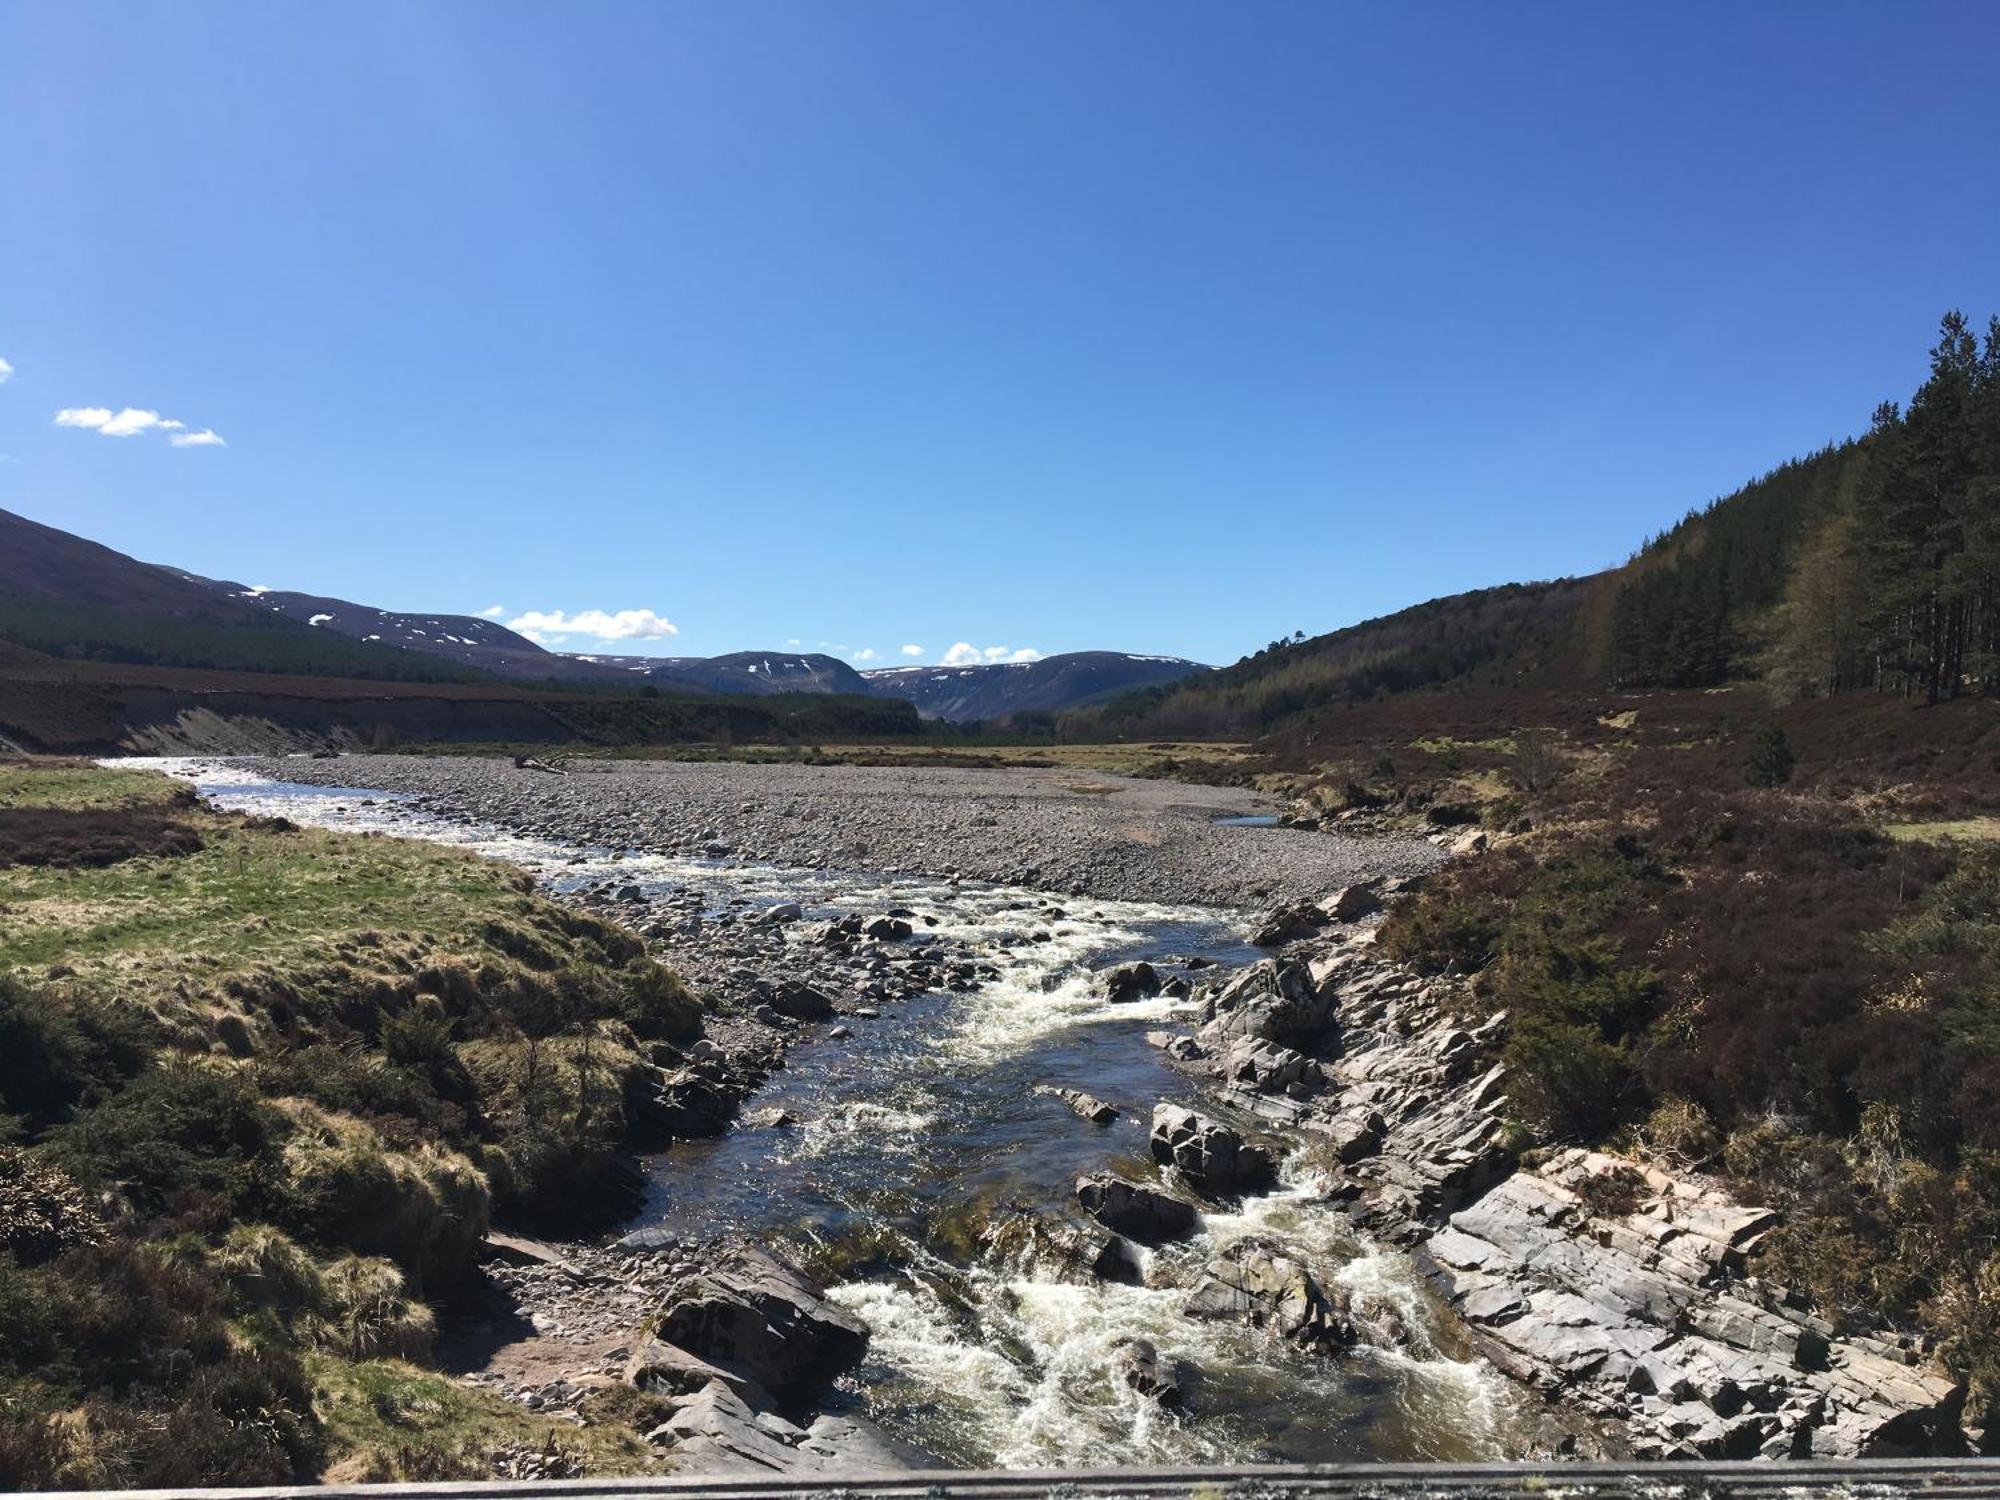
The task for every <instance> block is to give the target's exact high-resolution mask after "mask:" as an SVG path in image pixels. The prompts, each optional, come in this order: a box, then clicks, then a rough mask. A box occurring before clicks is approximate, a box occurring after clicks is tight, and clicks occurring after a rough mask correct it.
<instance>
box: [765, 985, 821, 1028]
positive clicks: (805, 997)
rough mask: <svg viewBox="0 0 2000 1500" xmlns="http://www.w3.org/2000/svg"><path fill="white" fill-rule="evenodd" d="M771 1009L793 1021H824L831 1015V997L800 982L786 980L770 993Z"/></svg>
mask: <svg viewBox="0 0 2000 1500" xmlns="http://www.w3.org/2000/svg"><path fill="white" fill-rule="evenodd" d="M771 1008H772V1009H773V1010H775V1011H777V1012H778V1014H779V1015H782V1016H790V1017H791V1018H792V1019H793V1020H794V1021H825V1020H828V1019H830V1018H831V1017H832V1015H833V997H832V996H831V995H828V994H826V993H825V992H824V991H821V990H816V989H814V988H813V987H812V986H811V985H809V984H806V983H804V982H803V981H801V980H797V979H787V980H783V981H781V982H780V983H779V984H778V985H777V987H776V988H774V989H773V990H772V991H771Z"/></svg>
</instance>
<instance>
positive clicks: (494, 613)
mask: <svg viewBox="0 0 2000 1500" xmlns="http://www.w3.org/2000/svg"><path fill="white" fill-rule="evenodd" d="M506 613H507V606H506V605H504V604H489V605H487V606H486V608H484V609H482V610H481V611H480V612H479V618H480V619H482V620H497V619H499V618H500V617H501V616H502V615H504V614H506Z"/></svg>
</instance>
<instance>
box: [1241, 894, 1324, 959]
mask: <svg viewBox="0 0 2000 1500" xmlns="http://www.w3.org/2000/svg"><path fill="white" fill-rule="evenodd" d="M1326 921H1327V917H1326V913H1325V912H1323V911H1321V910H1320V908H1319V904H1318V903H1317V902H1313V901H1294V902H1292V903H1291V904H1290V905H1288V906H1280V907H1276V908H1274V909H1272V910H1271V911H1268V912H1266V913H1265V914H1264V915H1263V916H1262V917H1261V918H1259V919H1258V922H1257V925H1256V927H1255V928H1253V929H1252V930H1251V933H1250V941H1251V943H1253V944H1254V945H1255V946H1257V947H1259V948H1281V947H1283V946H1284V945H1285V944H1286V943H1293V942H1297V941H1298V940H1299V939H1301V938H1309V937H1311V936H1312V935H1313V934H1314V933H1316V932H1318V931H1319V930H1320V929H1321V928H1322V927H1324V926H1326Z"/></svg>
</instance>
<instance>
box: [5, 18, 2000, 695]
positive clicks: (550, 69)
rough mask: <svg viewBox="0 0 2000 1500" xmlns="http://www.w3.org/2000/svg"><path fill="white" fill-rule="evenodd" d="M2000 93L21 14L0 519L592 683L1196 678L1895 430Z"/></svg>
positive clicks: (1611, 62)
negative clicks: (975, 671) (29, 522)
mask: <svg viewBox="0 0 2000 1500" xmlns="http://www.w3.org/2000/svg"><path fill="white" fill-rule="evenodd" d="M1997 58H2000V5H1995V4H1990V3H1985V0H1972V3H1965V4H1959V5H1950V6H1927V5H1920V4H1919V5H1902V4H1899V5H1894V6H1888V5H1881V4H1879V3H1869V4H1829V3H1822V0H1815V3H1810V4H1806V3H1800V4H1794V5H1778V4H1767V5H1755V6H1743V5H1737V4H1727V5H1724V4H1708V5H1704V4H1678V3H1677V4H1673V5H1653V6H1642V5H1625V4H1597V3H1582V0H1577V3H1563V4H1527V3H1523V4H1509V5H1493V4H1488V3H1478V4H1466V5H1420V4H1412V5H1394V6H1392V5H1381V4H1367V5H1363V4H1335V3H1318V0H1316V3H1296V4H1290V3H1288V4H1270V3H1256V0H1250V3H1235V4H1226V5H1225V4H1195V3H1183V0H1143V3H1123V0H1092V3H1061V4H1035V3H1023V0H1010V3H1006V4H985V3H979V0H952V3H936V0H912V3H898V0H812V3H805V4H781V3H767V0H715V3H704V4H686V3H673V0H644V3H589V0H584V3H576V4H564V5H560V6H554V5H544V4H533V5H530V4H515V3H506V0H479V3H476V4H426V3H411V0H393V3H376V4H370V3H365V0H364V3H343V4H341V5H332V6H313V7H307V6H302V5H253V4H231V5H214V4H206V3H200V0H177V3H174V4H171V5H169V4H150V3H143V0H119V3H115V4H100V3H78V0H50V3H38V0H11V3H8V4H7V5H5V6H4V7H0V101H4V128H0V359H3V360H5V361H6V363H7V365H8V366H9V367H10V368H11V371H12V373H11V375H10V376H9V377H8V378H7V379H6V380H5V382H4V383H0V454H5V455H6V459H5V461H4V462H0V506H5V507H6V508H9V509H14V510H19V511H21V512H24V513H26V514H28V515H30V516H33V517H35V518H36V519H39V520H43V521H47V522H50V523H52V524H55V525H59V526H64V527H67V528H70V529H74V530H77V531H81V532H83V533H85V534H87V535H90V536H93V537H96V538H98V539H100V540H102V541H105V542H108V543H110V544H111V545H113V546H116V547H118V548H120V549H122V550H125V551H130V552H133V553H136V554H138V555H140V556H143V557H147V558H151V559H156V560H161V561H171V562H175V563H178V564H181V565H184V566H187V567H190V568H194V569H197V570H201V571H206V572H209V573H212V574H215V575H218V576H226V577H234V578H237V579H240V580H242V581H244V582H246V583H256V584H266V585H272V586H278V587H292V588H300V589H307V590H310V591H313V592H318V593H328V594H337V595H342V596H346V597H350V598H358V599H362V600H365V601H368V602H370V603H376V604H382V605H387V606H393V607H402V608H423V609H455V610H464V611H475V610H480V609H483V608H487V607H489V606H501V607H503V608H504V611H505V616H506V617H507V618H514V617H516V616H518V615H521V614H524V613H526V612H528V611H536V612H539V613H542V614H544V615H549V614H556V613H558V612H560V615H561V618H562V619H563V621H564V622H565V623H573V622H574V620H575V617H576V616H578V615H579V614H585V613H586V612H590V611H597V612H601V613H602V614H603V615H605V616H609V617H611V618H610V619H607V620H605V621H602V622H598V623H599V624H600V628H604V629H611V630H622V631H624V632H625V633H626V634H627V637H628V638H627V639H625V640H624V641H623V642H622V643H619V644H618V645H617V649H629V650H638V651H662V652H673V653H677V654H679V653H685V654H710V653H714V652H720V651H726V650H732V649H737V648H747V647H777V646H783V645H785V644H787V643H788V642H791V641H799V642H802V643H803V644H804V645H805V646H806V647H808V648H816V647H818V646H820V644H821V643H822V642H824V643H827V644H828V645H829V646H830V647H831V646H838V647H840V648H843V649H844V651H845V652H846V653H847V654H850V655H853V654H857V653H859V652H861V651H863V650H872V651H873V652H874V653H875V657H874V661H875V663H877V664H887V663H890V662H900V661H903V660H908V659H911V658H908V657H905V656H903V655H902V654H901V648H902V647H904V646H906V645H908V646H917V647H921V648H922V651H923V655H922V657H921V658H919V659H923V660H931V659H935V658H936V657H937V656H938V655H940V654H941V653H943V652H944V651H946V650H947V649H948V648H949V647H951V646H952V645H954V644H956V643H966V644H969V645H970V646H972V647H973V648H974V649H976V650H978V651H981V652H985V651H988V650H990V649H993V648H998V647H1005V648H1007V649H1008V650H1009V651H1020V650H1039V651H1042V652H1054V651H1060V650H1073V649H1080V648H1087V647H1111V648H1118V649H1126V650H1134V651H1148V652H1171V653H1176V654H1183V655H1189V656H1195V657H1199V658H1202V659H1205V660H1210V661H1228V660H1232V659H1234V658H1235V657H1236V656H1238V655H1240V654H1242V653H1243V652H1244V651H1246V650H1250V649H1254V648H1255V647H1257V646H1259V645H1261V644H1263V643H1264V642H1265V641H1267V640H1269V639H1271V638H1272V637H1273V636H1276V635H1279V634H1284V633H1289V632H1290V631H1291V630H1293V629H1295V628H1303V629H1305V630H1307V631H1308V632H1317V631H1319V630H1323V629H1329V628H1332V627H1334V626H1337V625H1340V624H1344V623H1347V622H1351V621H1353V620H1356V619H1360V618H1365V617H1367V616H1369V615H1373V614H1378V613H1382V612H1384V611H1387V610H1390V609H1394V608H1397V607H1400V606H1401V605H1404V604H1407V603H1411V602H1414V601H1416V600H1419V599H1422V598H1426V597H1429V596H1432V595H1435V594H1439V593H1446V592H1451V591H1455V590H1459V589H1464V588H1470V587H1475V586H1479V585H1483V584H1490V583H1497V582H1502V581H1505V580H1509V579H1517V578H1533V577H1546V576H1553V575H1557V574H1562V573H1570V572H1581V571H1588V570H1591V569H1595V568H1597V567H1600V566H1603V565H1606V564H1608V563H1612V562H1615V561H1617V560H1619V559H1620V558H1622V557H1623V556H1624V555H1625V554H1626V553H1628V552H1629V551H1630V550H1631V548H1632V547H1633V545H1634V544H1635V543H1637V542H1638V541H1639V540H1640V539H1642V538H1643V537H1644V536H1645V535H1646V534H1647V533H1649V532H1651V531H1653V530H1656V529H1657V528H1659V527H1660V526H1661V525H1663V524H1665V523H1667V522H1670V521H1671V520H1673V519H1674V518H1676V517H1677V516H1678V515H1679V514H1680V513H1681V512H1682V511H1684V510H1685V509H1687V508H1688V507H1689V506H1690V505H1696V504H1700V503H1703V502H1705V501H1706V500H1708V499H1709V498H1711V497H1712V496H1714V495H1716V494H1718V493H1722V492H1725V491H1727V490H1729V489H1731V488H1733V487H1734V486H1735V485H1736V484H1738V483H1739V482H1741V481H1742V480H1743V479H1745V478H1747V477H1749V476H1751V475H1752V474H1754V473H1757V472H1759V471H1761V470H1762V469H1764V468H1767V467H1768V466H1770V465H1771V464H1772V463H1774V462H1776V461H1778V460H1781V459H1783V458H1785V457H1787V456H1790V455H1794V454H1797V453H1800V452H1802V451H1807V450H1810V449H1812V448H1814V447H1817V446H1818V445H1820V444H1821V443H1823V442H1825V441H1827V440H1829V439H1834V438H1838V437H1840V436H1843V435H1845V434H1848V433H1852V432H1855V431H1858V430H1860V429H1861V428H1862V427H1864V426H1865V425H1866V422H1867V417H1868V413H1869V411H1870V409H1871V408H1872V406H1873V405H1874V403H1875V402H1876V401H1877V400H1878V399H1880V398H1882V397H1885V396H1897V397H1900V396H1902V395H1905V394H1906V393H1907V391H1908V390H1909V388H1910V387H1911V386H1912V385H1913V384H1914V383H1915V381H1916V379H1917V378H1918V375H1919V372H1920V370H1921V367H1922V362H1923V350H1924V348H1925V346H1926V345H1927V344H1928V342H1929V340H1930V335H1931V332H1932V330H1933V328H1934V325H1935V321H1936V318H1937V316H1938V314H1939V313H1941V312H1942V311H1943V310H1944V309H1945V308H1947V307H1949V306H1953V305H1961V306H1964V307H1965V308H1966V310H1967V311H1968V312H1971V313H1973V314H1974V315H1975V316H1977V317H1979V318H1980V319H1981V320H1982V321H1983V319H1984V317H1985V315H1986V314H1987V313H1988V312H1991V311H1994V310H2000V254H1996V246H2000V191H1996V188H2000V182H1996V178H2000V153H1997V152H1996V151H1995V148H1994V143H1995V142H1996V141H2000V89H1995V88H1994V87H1993V85H1992V74H1993V64H1994V62H1995V60H1996V59H1997ZM128 411H129V413H133V414H137V415H132V414H127V413H128ZM59 412H68V413H70V416H69V417H68V419H67V422H66V423H65V424H59V423H58V422H57V421H56V416H57V413H59ZM145 413H153V414H156V415H157V417H158V418H159V422H160V423H166V422H178V423H181V424H183V425H181V426H179V427H166V426H163V425H157V424H153V423H150V422H149V421H148V419H147V417H146V416H145V415H143V414H145ZM107 427H108V428H110V431H109V432H107V431H106V428H107ZM121 434H122V435H121ZM203 434H213V436H214V437H215V438H217V439H219V440H220V441H209V440H207V439H206V438H204V437H203V436H202V435H203ZM194 439H199V440H198V441H191V440H194ZM620 611H626V612H645V611H650V612H652V614H651V616H648V615H646V614H644V613H630V614H628V615H627V616H626V622H625V624H623V625H622V626H621V625H618V624H617V623H616V617H617V615H618V612H620ZM652 617H659V618H661V619H664V620H670V621H671V622H673V624H674V625H675V626H676V627H678V634H677V635H673V636H671V637H668V636H665V635H661V634H658V633H657V632H659V631H660V630H661V628H662V627H661V626H660V625H658V624H657V623H656V622H655V621H654V619H653V618H652ZM634 632H637V635H636V637H635V636H634V635H633V633H634ZM649 635H650V638H648V636H649ZM561 643H562V644H565V645H568V646H569V647H571V648H573V649H602V648H604V647H605V646H606V645H607V644H611V643H608V642H606V641H604V640H601V639H598V638H596V637H593V636H591V635H587V634H572V635H570V636H568V637H566V638H562V641H561Z"/></svg>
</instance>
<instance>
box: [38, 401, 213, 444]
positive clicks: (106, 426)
mask: <svg viewBox="0 0 2000 1500" xmlns="http://www.w3.org/2000/svg"><path fill="white" fill-rule="evenodd" d="M56 426H58V427H81V428H83V429H85V430H86V431H89V432H96V433H100V434H102V435H103V436H105V437H115V438H128V437H137V436H138V435H139V434H140V433H142V432H165V433H169V434H171V436H170V437H168V439H167V441H168V442H170V443H172V444H173V445H174V446H175V447H176V448H221V447H224V446H226V445H225V444H224V443H223V441H222V437H221V435H220V434H219V433H217V432H216V431H215V430H214V429H213V428H210V427H204V428H203V429H202V430H201V431H200V432H188V431H187V430H186V428H187V423H185V422H182V421H180V420H178V419H177V418H174V417H163V416H161V415H160V414H159V413H158V412H156V411H152V410H149V409H148V408H146V407H143V406H127V407H122V408H120V409H119V410H117V411H113V410H112V409H111V408H110V407H108V406H65V407H64V408H63V409H62V410H61V411H59V412H57V413H56Z"/></svg>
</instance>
